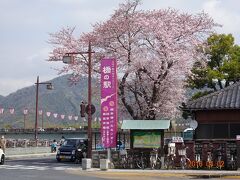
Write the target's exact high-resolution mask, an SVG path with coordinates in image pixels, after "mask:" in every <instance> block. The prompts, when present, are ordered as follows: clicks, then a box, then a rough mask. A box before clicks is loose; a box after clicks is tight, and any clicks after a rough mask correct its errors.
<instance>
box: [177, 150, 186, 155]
mask: <svg viewBox="0 0 240 180" xmlns="http://www.w3.org/2000/svg"><path fill="white" fill-rule="evenodd" d="M178 154H179V156H185V155H186V149H179V150H178Z"/></svg>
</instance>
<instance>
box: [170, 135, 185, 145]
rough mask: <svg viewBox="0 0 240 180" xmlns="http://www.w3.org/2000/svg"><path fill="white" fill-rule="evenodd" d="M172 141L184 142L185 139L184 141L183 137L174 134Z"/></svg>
mask: <svg viewBox="0 0 240 180" xmlns="http://www.w3.org/2000/svg"><path fill="white" fill-rule="evenodd" d="M172 142H174V143H182V142H184V141H183V138H182V137H179V136H173V137H172Z"/></svg>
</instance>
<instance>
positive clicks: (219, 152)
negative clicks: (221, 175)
mask: <svg viewBox="0 0 240 180" xmlns="http://www.w3.org/2000/svg"><path fill="white" fill-rule="evenodd" d="M222 157H223V155H222V149H221V148H220V149H218V150H217V164H216V165H217V168H218V169H220V170H221V169H222V168H223V167H224V161H223V159H222Z"/></svg>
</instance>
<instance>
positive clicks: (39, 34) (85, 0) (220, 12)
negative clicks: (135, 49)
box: [0, 0, 240, 96]
mask: <svg viewBox="0 0 240 180" xmlns="http://www.w3.org/2000/svg"><path fill="white" fill-rule="evenodd" d="M122 2H125V0H0V55H1V56H0V60H1V63H0V95H3V96H6V95H8V94H10V93H12V92H15V91H16V90H18V89H20V88H23V87H26V86H30V85H33V84H34V83H35V82H36V78H37V76H38V75H39V76H40V81H46V80H50V79H52V78H54V77H57V71H55V70H54V68H57V67H60V66H61V65H62V64H61V63H59V62H58V63H50V62H47V61H46V60H47V58H48V54H49V52H50V51H51V48H52V47H51V45H50V44H48V43H47V41H48V39H49V33H54V32H57V31H59V30H60V29H61V28H62V27H66V26H69V27H74V26H75V27H76V29H77V31H78V33H81V32H88V31H91V30H92V26H91V25H92V24H94V23H96V22H98V21H104V20H106V19H108V18H109V17H110V15H111V14H113V12H114V10H115V9H117V8H118V5H119V3H122ZM168 7H172V8H175V9H179V10H180V11H183V12H189V13H198V12H201V11H203V10H204V11H205V12H207V13H209V15H210V16H211V17H212V18H213V19H214V20H215V21H216V22H217V23H220V24H222V25H223V27H222V28H221V29H218V32H219V33H232V34H233V35H234V37H235V39H236V43H237V44H239V43H240V35H239V32H240V11H239V7H240V1H239V0H228V1H226V0H142V5H141V8H142V9H161V8H168Z"/></svg>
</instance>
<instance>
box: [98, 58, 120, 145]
mask: <svg viewBox="0 0 240 180" xmlns="http://www.w3.org/2000/svg"><path fill="white" fill-rule="evenodd" d="M116 69H117V63H116V60H115V59H102V60H101V140H102V144H103V147H105V148H112V147H116V140H117V70H116Z"/></svg>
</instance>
